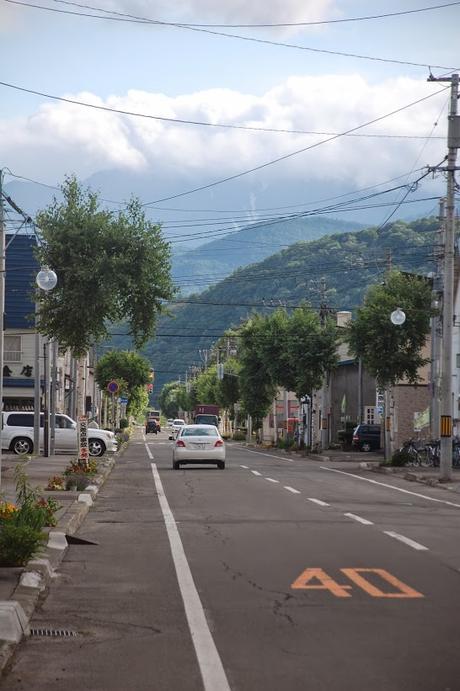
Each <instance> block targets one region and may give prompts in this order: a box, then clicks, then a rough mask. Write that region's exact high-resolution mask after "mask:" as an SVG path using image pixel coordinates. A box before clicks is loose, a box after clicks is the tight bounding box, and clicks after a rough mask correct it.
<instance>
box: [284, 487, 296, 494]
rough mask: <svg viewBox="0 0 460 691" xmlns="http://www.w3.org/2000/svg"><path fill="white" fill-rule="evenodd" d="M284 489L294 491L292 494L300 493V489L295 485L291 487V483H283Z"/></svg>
mask: <svg viewBox="0 0 460 691" xmlns="http://www.w3.org/2000/svg"><path fill="white" fill-rule="evenodd" d="M283 487H284V489H287V491H288V492H292V494H300V492H299V490H298V489H294V487H289V485H283Z"/></svg>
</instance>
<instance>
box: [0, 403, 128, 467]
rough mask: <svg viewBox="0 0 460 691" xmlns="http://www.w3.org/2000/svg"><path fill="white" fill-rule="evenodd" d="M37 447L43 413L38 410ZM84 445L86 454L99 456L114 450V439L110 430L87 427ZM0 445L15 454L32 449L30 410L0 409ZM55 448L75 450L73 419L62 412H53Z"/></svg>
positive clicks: (32, 418)
mask: <svg viewBox="0 0 460 691" xmlns="http://www.w3.org/2000/svg"><path fill="white" fill-rule="evenodd" d="M40 447H43V413H41V414H40ZM88 448H89V454H90V456H102V455H103V454H104V453H105V452H106V451H116V450H117V440H116V438H115V435H114V433H113V432H109V431H108V430H105V429H94V428H92V427H88ZM2 449H4V450H6V451H12V452H13V453H15V454H19V455H23V454H31V453H33V451H34V414H33V413H22V412H10V413H3V428H2ZM55 450H56V451H57V452H62V451H64V452H72V451H73V452H76V451H77V423H76V422H75V421H74V420H72V418H70V417H69V416H68V415H63V414H62V413H56V429H55Z"/></svg>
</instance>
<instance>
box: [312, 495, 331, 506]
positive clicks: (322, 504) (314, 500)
mask: <svg viewBox="0 0 460 691" xmlns="http://www.w3.org/2000/svg"><path fill="white" fill-rule="evenodd" d="M307 499H308V501H312V502H313V503H314V504H318V505H319V506H330V504H326V502H325V501H321V499H313V497H307Z"/></svg>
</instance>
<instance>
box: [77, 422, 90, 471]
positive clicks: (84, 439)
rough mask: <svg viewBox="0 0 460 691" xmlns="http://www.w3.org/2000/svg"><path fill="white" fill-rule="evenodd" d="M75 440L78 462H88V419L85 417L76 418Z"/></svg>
mask: <svg viewBox="0 0 460 691" xmlns="http://www.w3.org/2000/svg"><path fill="white" fill-rule="evenodd" d="M77 435H78V437H77V439H78V442H77V443H78V460H79V461H83V462H84V463H87V462H88V459H89V449H88V418H87V417H86V415H80V416H79V417H78V424H77Z"/></svg>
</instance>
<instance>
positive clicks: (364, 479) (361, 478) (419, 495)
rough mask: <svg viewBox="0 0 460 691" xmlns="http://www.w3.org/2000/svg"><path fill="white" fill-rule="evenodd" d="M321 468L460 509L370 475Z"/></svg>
mask: <svg viewBox="0 0 460 691" xmlns="http://www.w3.org/2000/svg"><path fill="white" fill-rule="evenodd" d="M320 469H321V470H329V471H330V472H331V473H340V474H341V475H347V476H348V477H354V478H355V479H356V480H363V481H364V482H371V483H372V484H373V485H379V486H380V487H389V488H390V489H394V490H396V491H397V492H403V493H404V494H412V496H413V497H420V498H421V499H427V500H428V501H435V502H437V503H438V504H447V506H455V508H457V509H460V504H454V502H452V501H446V500H445V499H435V498H434V497H428V496H427V495H426V494H419V492H411V491H410V490H409V489H403V488H402V487H395V486H394V485H389V484H387V483H386V482H378V481H377V480H371V478H368V477H361V475H354V474H353V473H347V472H345V470H337V469H336V468H327V467H326V466H323V465H321V466H320Z"/></svg>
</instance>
